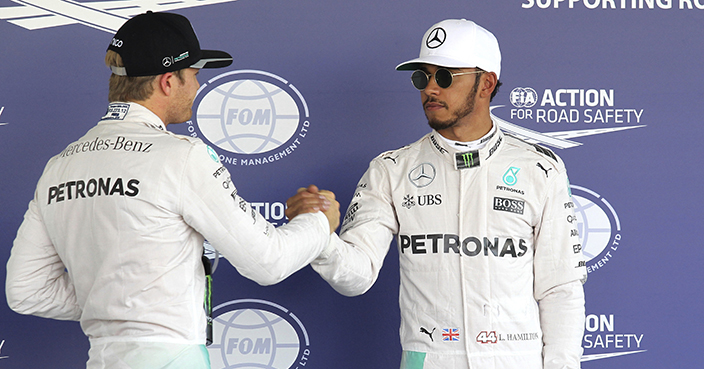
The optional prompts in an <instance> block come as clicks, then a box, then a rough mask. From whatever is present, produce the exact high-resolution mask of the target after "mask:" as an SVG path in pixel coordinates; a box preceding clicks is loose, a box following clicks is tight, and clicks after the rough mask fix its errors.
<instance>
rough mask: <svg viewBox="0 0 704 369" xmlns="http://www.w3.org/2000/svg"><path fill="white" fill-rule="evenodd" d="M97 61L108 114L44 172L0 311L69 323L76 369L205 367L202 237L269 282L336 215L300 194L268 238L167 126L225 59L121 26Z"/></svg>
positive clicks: (310, 246)
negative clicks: (106, 74) (208, 71)
mask: <svg viewBox="0 0 704 369" xmlns="http://www.w3.org/2000/svg"><path fill="white" fill-rule="evenodd" d="M106 62H107V64H108V65H109V66H110V68H111V70H112V72H113V74H112V76H111V77H110V92H109V100H110V102H111V103H110V105H109V107H108V110H107V114H106V115H105V116H104V117H103V118H102V120H101V121H100V122H98V124H97V126H95V127H94V128H92V129H91V130H89V131H88V132H87V133H86V134H85V135H84V136H83V137H82V138H80V139H79V140H77V141H76V142H73V143H71V144H70V145H68V146H67V147H66V149H65V150H63V151H62V152H61V153H60V154H58V155H56V156H54V157H53V158H51V160H50V161H49V162H48V164H47V165H46V167H45V169H44V173H43V174H42V176H41V178H40V180H39V183H38V184H37V189H36V192H35V197H34V199H33V200H32V201H31V202H30V204H29V210H28V211H27V212H26V214H25V219H24V222H23V223H22V225H21V226H20V229H19V231H18V234H17V238H16V239H15V242H14V245H13V248H12V254H11V256H10V259H9V261H8V264H7V279H6V294H7V300H8V304H9V305H10V307H11V308H12V309H13V310H15V311H17V312H19V313H22V314H33V315H37V316H42V317H47V318H54V319H63V320H79V321H80V322H81V327H82V329H83V331H84V332H85V334H86V335H87V336H88V337H89V339H90V344H91V348H90V351H89V360H88V363H87V367H88V368H145V369H146V368H149V369H154V368H184V369H186V368H187V369H199V368H210V363H209V357H208V353H207V350H206V349H205V343H206V325H207V323H206V322H207V317H206V316H207V314H206V311H205V310H207V308H208V305H209V304H208V302H206V299H205V295H206V280H209V278H207V277H206V270H207V269H209V267H210V263H209V261H207V259H206V260H205V262H204V261H203V259H202V257H203V241H204V238H207V239H208V241H209V242H210V244H212V245H213V246H214V247H215V248H216V249H217V250H218V251H219V252H220V253H221V254H222V255H224V256H225V257H226V258H227V259H228V260H229V261H230V262H231V264H232V265H234V266H235V268H237V270H238V271H239V272H240V274H242V275H244V276H245V277H248V278H250V279H252V280H254V281H256V282H258V283H260V284H263V285H267V284H273V283H277V282H279V281H281V280H283V279H284V278H286V277H287V276H289V275H291V274H292V273H294V272H295V271H297V270H298V269H300V268H301V267H303V266H305V265H307V264H308V263H309V262H310V261H311V260H312V259H313V258H315V257H316V256H317V255H318V254H319V253H320V251H321V250H322V249H323V248H324V247H325V246H326V245H327V243H328V239H329V234H330V233H331V232H333V231H334V229H335V228H336V227H337V225H338V224H339V210H338V207H339V205H338V204H337V202H336V201H334V196H333V195H332V194H331V193H328V192H325V193H324V195H326V196H328V197H329V199H328V198H326V197H325V196H323V195H320V196H307V197H306V201H305V202H302V203H299V204H297V207H296V209H298V210H300V211H303V212H304V214H302V215H300V216H297V217H296V218H295V219H292V220H291V221H290V222H289V223H288V224H287V225H284V226H282V227H279V228H275V227H274V226H272V225H271V224H269V223H268V222H267V221H266V220H265V219H264V218H263V217H262V216H261V215H260V214H259V213H258V212H257V211H255V210H254V209H253V208H252V207H251V206H250V205H249V204H248V203H247V202H246V201H245V200H243V199H242V198H241V197H240V196H239V195H238V194H237V189H236V188H235V186H234V184H233V182H232V179H231V178H230V174H229V172H228V171H227V169H226V168H225V167H224V166H223V165H222V164H221V163H220V161H219V159H218V155H217V154H216V153H215V151H214V150H213V149H212V148H210V147H209V146H207V145H205V144H204V143H203V142H202V141H201V140H199V139H195V138H191V137H186V136H180V135H175V134H172V133H170V132H168V131H167V130H166V126H167V125H168V124H172V123H180V122H183V121H186V120H187V119H189V118H190V116H191V104H192V103H193V99H194V97H195V94H196V91H197V90H198V81H197V79H196V74H197V73H198V69H200V68H218V67H225V66H227V65H230V63H231V62H232V58H231V57H230V55H228V54H227V53H225V52H222V51H210V50H202V49H201V48H200V46H199V43H198V39H197V38H196V36H195V33H194V32H193V29H192V28H191V25H190V23H189V22H188V20H187V19H186V18H184V17H182V16H180V15H176V14H169V13H151V12H149V13H146V14H142V15H138V16H136V17H134V18H132V19H130V20H129V21H127V22H126V23H125V24H124V25H123V26H122V27H121V28H120V29H119V30H118V32H117V33H116V34H115V37H114V38H113V39H112V41H111V43H110V46H109V48H108V52H107V55H106ZM309 190H310V191H311V192H316V193H317V192H318V191H317V189H315V188H313V187H311V188H309ZM318 210H324V211H325V213H322V212H320V211H318ZM204 302H205V303H204ZM204 305H205V306H204ZM204 307H205V309H204Z"/></svg>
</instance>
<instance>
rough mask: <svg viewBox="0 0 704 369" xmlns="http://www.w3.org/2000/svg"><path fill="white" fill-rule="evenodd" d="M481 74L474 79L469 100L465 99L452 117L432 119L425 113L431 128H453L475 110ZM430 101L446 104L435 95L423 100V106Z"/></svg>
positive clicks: (437, 129)
mask: <svg viewBox="0 0 704 369" xmlns="http://www.w3.org/2000/svg"><path fill="white" fill-rule="evenodd" d="M479 80H480V78H479V76H477V77H475V80H474V86H473V87H472V90H471V91H470V92H469V95H468V96H467V100H466V101H465V104H464V105H462V106H461V107H460V108H459V109H458V110H456V111H455V112H454V113H453V116H452V118H450V119H448V120H443V121H441V120H437V119H430V118H428V114H426V115H425V117H426V118H427V119H428V125H429V126H430V128H432V129H434V130H436V131H440V130H443V129H447V128H452V127H454V126H456V125H457V123H458V122H459V121H460V119H462V118H464V117H466V116H468V115H469V114H471V113H472V112H473V111H474V98H475V97H476V95H477V91H479ZM428 102H436V103H441V104H443V105H444V103H442V102H440V101H438V100H436V99H435V98H433V97H429V98H428V99H427V100H426V101H425V102H423V106H425V104H426V103H428Z"/></svg>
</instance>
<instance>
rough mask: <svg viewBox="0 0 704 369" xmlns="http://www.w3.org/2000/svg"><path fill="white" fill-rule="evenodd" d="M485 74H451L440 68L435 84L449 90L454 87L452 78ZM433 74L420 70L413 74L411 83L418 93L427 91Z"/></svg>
mask: <svg viewBox="0 0 704 369" xmlns="http://www.w3.org/2000/svg"><path fill="white" fill-rule="evenodd" d="M482 72H484V71H483V70H475V71H472V72H454V73H453V72H450V70H448V69H446V68H440V69H438V70H436V71H435V83H437V84H438V86H440V87H441V88H448V87H450V85H452V78H453V77H454V76H461V75H464V74H475V73H482ZM431 76H432V74H429V73H427V72H426V71H424V70H421V69H418V70H416V71H414V72H413V74H411V83H413V87H415V88H416V89H418V91H423V90H425V88H426V87H428V82H430V77H431Z"/></svg>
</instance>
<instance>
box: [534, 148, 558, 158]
mask: <svg viewBox="0 0 704 369" xmlns="http://www.w3.org/2000/svg"><path fill="white" fill-rule="evenodd" d="M533 147H535V150H536V151H537V152H539V153H541V154H543V155H546V156H549V157H551V158H552V160H555V161H557V157H556V156H555V153H553V152H552V151H550V149H547V148H545V147H542V146H540V145H537V144H536V145H533Z"/></svg>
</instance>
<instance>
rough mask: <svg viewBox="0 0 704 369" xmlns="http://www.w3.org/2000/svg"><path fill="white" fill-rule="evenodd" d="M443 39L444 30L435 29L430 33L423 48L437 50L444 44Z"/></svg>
mask: <svg viewBox="0 0 704 369" xmlns="http://www.w3.org/2000/svg"><path fill="white" fill-rule="evenodd" d="M445 37H446V34H445V30H444V29H442V28H441V27H438V28H435V29H434V30H432V31H430V34H429V35H428V39H427V40H425V46H427V47H428V48H429V49H435V48H438V47H440V46H441V45H442V44H443V43H445Z"/></svg>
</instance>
